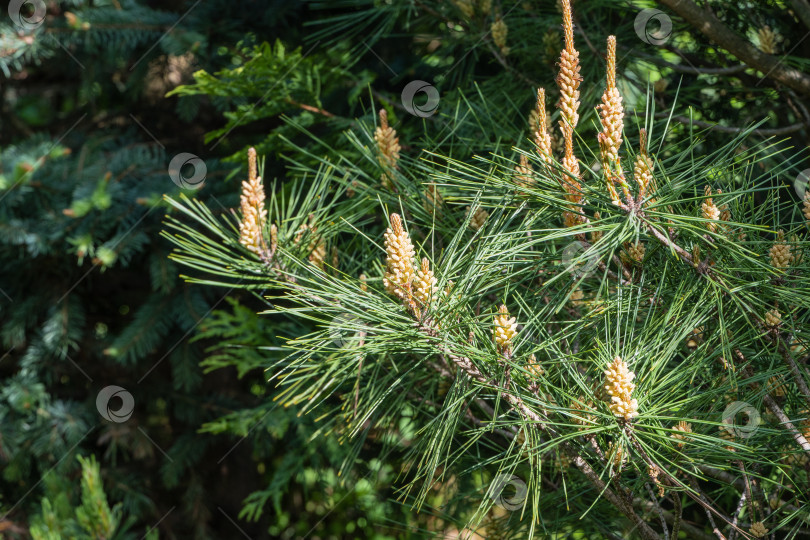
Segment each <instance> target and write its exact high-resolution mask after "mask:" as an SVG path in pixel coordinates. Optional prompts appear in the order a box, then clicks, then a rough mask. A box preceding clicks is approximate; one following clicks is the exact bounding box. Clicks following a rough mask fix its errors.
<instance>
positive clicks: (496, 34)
mask: <svg viewBox="0 0 810 540" xmlns="http://www.w3.org/2000/svg"><path fill="white" fill-rule="evenodd" d="M489 31H490V33H491V34H492V41H494V42H495V45H496V46H497V47H498V48H499V49H500V50H501V54H502V55H504V56H506V55H508V54H509V47H507V46H506V35H507V33H508V32H509V28H508V27H507V26H506V23H505V22H504V21H503V19H502V18H500V17H498V18H496V19H495V22H494V23H492V26H491V27H490V30H489Z"/></svg>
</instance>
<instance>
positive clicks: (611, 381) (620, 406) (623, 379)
mask: <svg viewBox="0 0 810 540" xmlns="http://www.w3.org/2000/svg"><path fill="white" fill-rule="evenodd" d="M635 377H636V374H635V373H633V372H632V371H630V370H629V369H628V368H627V362H625V361H624V360H622V359H621V358H619V357H618V356H617V357H616V358H614V359H613V362H612V363H611V364H610V365H609V366H608V368H607V369H606V370H605V378H606V379H607V384H605V391H607V393H608V395H610V400H611V403H610V411H611V412H612V413H613V414H614V415H616V416H618V417H621V418H624V419H625V420H627V421H630V420H632V419H633V418H634V417H636V416H638V402H637V401H636V400H635V399H633V397H632V394H633V390H635V388H636V385H635V384H634V383H633V379H635Z"/></svg>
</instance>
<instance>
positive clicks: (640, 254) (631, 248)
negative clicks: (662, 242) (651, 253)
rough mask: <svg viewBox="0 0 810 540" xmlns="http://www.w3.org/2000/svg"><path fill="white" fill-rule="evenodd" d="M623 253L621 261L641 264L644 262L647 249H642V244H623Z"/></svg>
mask: <svg viewBox="0 0 810 540" xmlns="http://www.w3.org/2000/svg"><path fill="white" fill-rule="evenodd" d="M624 250H625V252H626V254H625V253H621V254H620V257H621V259H622V260H623V261H624V262H626V263H630V262H635V263H641V262H642V261H643V260H644V254H645V253H646V252H647V248H645V247H644V242H636V243H635V244H629V243H628V244H625V246H624Z"/></svg>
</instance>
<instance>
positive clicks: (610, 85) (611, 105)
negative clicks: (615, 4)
mask: <svg viewBox="0 0 810 540" xmlns="http://www.w3.org/2000/svg"><path fill="white" fill-rule="evenodd" d="M598 109H599V117H600V119H601V121H602V132H601V133H599V134H598V135H597V139H598V141H599V151H600V153H601V156H602V168H603V170H604V171H605V178H606V179H607V188H608V193H609V194H610V197H611V199H613V200H614V201H616V200H618V194H617V193H616V187H615V186H616V185H617V184H618V185H622V187H623V189H624V194H625V198H628V199H629V197H630V191H629V189H628V188H627V183H626V182H625V181H624V178H623V173H622V168H621V161H620V158H619V147H620V146H621V144H622V131H623V129H624V107H623V106H622V96H621V94H619V89H618V88H616V36H608V42H607V86H606V88H605V93H604V94H602V103H601V104H600V105H599V106H598Z"/></svg>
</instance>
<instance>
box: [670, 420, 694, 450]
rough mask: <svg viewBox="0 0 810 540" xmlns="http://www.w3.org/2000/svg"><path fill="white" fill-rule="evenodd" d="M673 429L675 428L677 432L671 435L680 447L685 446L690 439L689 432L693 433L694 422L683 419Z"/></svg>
mask: <svg viewBox="0 0 810 540" xmlns="http://www.w3.org/2000/svg"><path fill="white" fill-rule="evenodd" d="M672 429H674V430H675V433H673V434H671V435H670V437H671V438H673V439H675V440H676V441H677V444H678V448H683V445H684V444H686V440H687V439H689V433H692V424H690V423H688V422H686V421H685V420H681V421H680V422H678V423H677V424H676V425H675V427H674V428H672Z"/></svg>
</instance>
